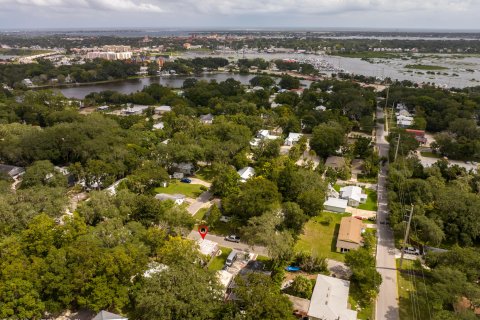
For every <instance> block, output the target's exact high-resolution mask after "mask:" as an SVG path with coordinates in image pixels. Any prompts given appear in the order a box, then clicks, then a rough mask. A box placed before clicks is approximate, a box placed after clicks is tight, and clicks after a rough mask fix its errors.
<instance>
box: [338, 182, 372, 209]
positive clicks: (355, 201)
mask: <svg viewBox="0 0 480 320" xmlns="http://www.w3.org/2000/svg"><path fill="white" fill-rule="evenodd" d="M340 198H341V199H345V200H347V201H348V205H349V206H351V207H358V206H359V205H360V203H365V202H367V195H366V194H364V193H363V192H362V188H360V187H357V186H346V187H343V188H340Z"/></svg>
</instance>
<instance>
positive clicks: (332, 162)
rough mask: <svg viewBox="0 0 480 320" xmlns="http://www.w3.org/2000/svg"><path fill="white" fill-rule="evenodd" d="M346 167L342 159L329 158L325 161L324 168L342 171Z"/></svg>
mask: <svg viewBox="0 0 480 320" xmlns="http://www.w3.org/2000/svg"><path fill="white" fill-rule="evenodd" d="M346 166H347V163H346V161H345V158H344V157H337V156H330V157H328V158H327V160H326V161H325V167H326V168H332V169H335V170H339V169H343V168H345V167H346Z"/></svg>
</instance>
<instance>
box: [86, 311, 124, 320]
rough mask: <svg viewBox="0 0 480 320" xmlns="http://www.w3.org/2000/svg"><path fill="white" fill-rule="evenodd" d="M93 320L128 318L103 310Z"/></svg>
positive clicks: (122, 319) (121, 319) (120, 319)
mask: <svg viewBox="0 0 480 320" xmlns="http://www.w3.org/2000/svg"><path fill="white" fill-rule="evenodd" d="M92 320H128V318H126V317H123V316H120V315H118V314H115V313H111V312H108V311H105V310H102V311H100V312H99V313H98V314H97V315H96V316H95V317H94V318H93V319H92Z"/></svg>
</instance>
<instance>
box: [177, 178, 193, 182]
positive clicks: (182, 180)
mask: <svg viewBox="0 0 480 320" xmlns="http://www.w3.org/2000/svg"><path fill="white" fill-rule="evenodd" d="M180 182H183V183H191V182H192V180H190V179H188V178H183V179H181V180H180Z"/></svg>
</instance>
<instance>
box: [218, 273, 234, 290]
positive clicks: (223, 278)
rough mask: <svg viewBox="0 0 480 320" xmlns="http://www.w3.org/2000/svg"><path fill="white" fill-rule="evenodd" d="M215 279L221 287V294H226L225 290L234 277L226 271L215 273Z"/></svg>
mask: <svg viewBox="0 0 480 320" xmlns="http://www.w3.org/2000/svg"><path fill="white" fill-rule="evenodd" d="M217 278H218V280H219V282H220V284H221V285H222V289H223V293H226V292H227V288H228V287H229V286H230V284H231V283H232V280H233V278H234V275H233V274H232V273H230V272H228V271H227V270H219V271H217Z"/></svg>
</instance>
